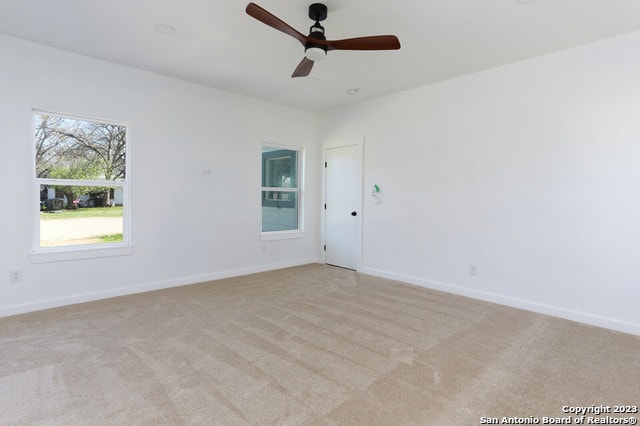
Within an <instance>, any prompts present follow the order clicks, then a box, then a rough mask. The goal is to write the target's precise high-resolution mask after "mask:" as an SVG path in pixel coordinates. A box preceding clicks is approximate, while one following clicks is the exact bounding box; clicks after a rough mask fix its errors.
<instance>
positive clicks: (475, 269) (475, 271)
mask: <svg viewBox="0 0 640 426" xmlns="http://www.w3.org/2000/svg"><path fill="white" fill-rule="evenodd" d="M469 275H473V276H474V277H475V276H476V275H478V267H477V266H476V265H469Z"/></svg>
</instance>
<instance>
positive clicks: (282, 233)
mask: <svg viewBox="0 0 640 426" xmlns="http://www.w3.org/2000/svg"><path fill="white" fill-rule="evenodd" d="M264 148H271V149H273V151H271V152H273V154H271V153H267V156H268V157H276V156H278V155H281V154H279V151H283V150H286V151H295V152H297V155H296V157H297V159H296V166H295V168H296V183H297V185H296V187H290V188H288V187H267V186H262V183H264V177H265V170H264V165H265V159H264V154H265V152H264ZM304 169H305V149H304V147H301V146H291V145H281V144H273V143H269V142H263V143H262V144H261V145H260V183H261V185H260V240H261V241H270V240H283V239H292V238H302V237H304V235H305V231H304V220H303V218H304V207H303V206H304V176H305V172H304V171H305V170H304ZM264 191H275V192H291V193H295V194H296V195H297V212H296V213H297V221H298V227H297V229H288V230H274V231H263V230H262V229H263V210H262V209H263V207H289V206H291V207H293V206H294V205H295V204H294V203H295V202H294V201H287V200H284V201H282V200H265V199H264V197H263V193H264Z"/></svg>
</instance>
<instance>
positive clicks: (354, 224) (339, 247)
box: [324, 140, 363, 270]
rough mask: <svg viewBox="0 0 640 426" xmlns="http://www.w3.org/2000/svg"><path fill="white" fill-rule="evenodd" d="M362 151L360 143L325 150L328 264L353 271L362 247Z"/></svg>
mask: <svg viewBox="0 0 640 426" xmlns="http://www.w3.org/2000/svg"><path fill="white" fill-rule="evenodd" d="M362 152H363V144H362V141H361V140H360V141H359V142H358V143H351V144H347V145H340V146H332V147H326V148H325V211H324V212H325V239H324V244H325V247H324V249H325V262H326V263H328V264H330V265H335V266H340V267H343V268H349V269H354V270H357V269H358V267H359V266H360V256H361V253H360V252H361V247H362V231H361V230H362Z"/></svg>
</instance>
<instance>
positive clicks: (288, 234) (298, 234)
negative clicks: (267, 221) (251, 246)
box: [260, 231, 306, 241]
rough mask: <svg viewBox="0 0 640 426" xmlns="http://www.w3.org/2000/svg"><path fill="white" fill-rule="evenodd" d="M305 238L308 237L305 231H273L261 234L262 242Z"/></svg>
mask: <svg viewBox="0 0 640 426" xmlns="http://www.w3.org/2000/svg"><path fill="white" fill-rule="evenodd" d="M304 237H306V233H305V232H304V231H271V232H261V233H260V241H276V240H292V239H295V238H304Z"/></svg>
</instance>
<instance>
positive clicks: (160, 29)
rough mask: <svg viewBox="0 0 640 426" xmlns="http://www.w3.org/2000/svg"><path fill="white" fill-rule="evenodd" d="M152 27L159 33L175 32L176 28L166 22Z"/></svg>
mask: <svg viewBox="0 0 640 426" xmlns="http://www.w3.org/2000/svg"><path fill="white" fill-rule="evenodd" d="M153 29H154V30H156V31H157V32H159V33H160V34H167V35H168V34H173V33H175V32H176V29H175V28H174V27H172V26H171V25H167V24H155V25H154V26H153Z"/></svg>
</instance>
